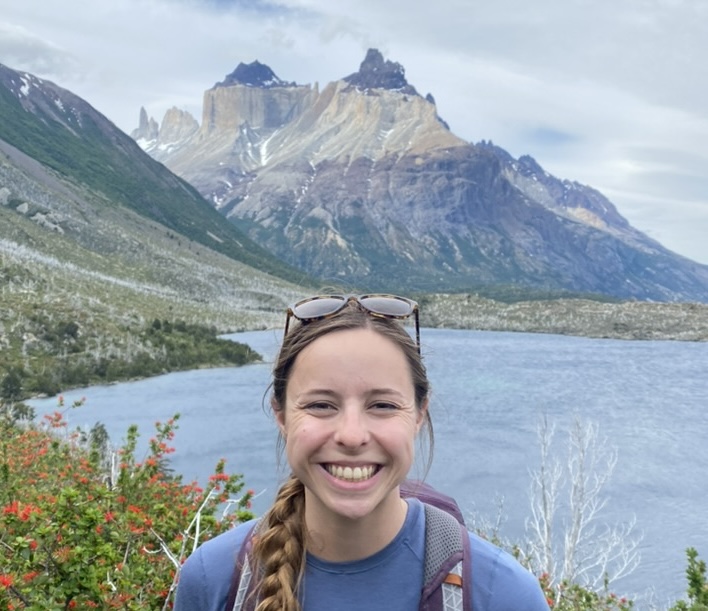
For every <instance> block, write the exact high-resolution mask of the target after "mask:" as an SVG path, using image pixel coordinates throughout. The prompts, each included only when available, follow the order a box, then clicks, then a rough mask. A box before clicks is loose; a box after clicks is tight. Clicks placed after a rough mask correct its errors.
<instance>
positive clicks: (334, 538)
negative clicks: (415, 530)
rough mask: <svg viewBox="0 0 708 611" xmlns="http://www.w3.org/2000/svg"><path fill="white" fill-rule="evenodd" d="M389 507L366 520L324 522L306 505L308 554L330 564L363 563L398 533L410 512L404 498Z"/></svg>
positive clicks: (332, 518) (341, 518) (330, 518)
mask: <svg viewBox="0 0 708 611" xmlns="http://www.w3.org/2000/svg"><path fill="white" fill-rule="evenodd" d="M382 505H383V504H382ZM386 505H387V506H386V507H383V506H380V507H378V508H377V510H376V511H374V512H373V513H372V514H370V515H368V516H366V517H364V518H359V519H349V518H346V517H344V516H341V515H335V516H332V515H330V516H327V518H326V519H323V518H322V517H320V516H315V515H312V514H311V513H310V512H308V510H307V507H308V505H307V502H306V503H305V522H306V524H307V530H308V538H307V551H308V552H310V553H312V554H314V555H315V556H317V557H318V558H321V559H322V560H326V561H328V562H350V561H353V560H361V559H362V558H367V557H369V556H371V555H373V554H375V553H376V552H379V551H381V550H382V549H383V548H384V547H386V546H387V545H388V544H389V543H391V541H393V539H394V538H395V537H396V535H397V534H398V533H399V531H400V530H401V528H402V527H403V523H404V522H405V520H406V514H407V512H408V504H407V503H406V502H405V501H404V500H403V499H401V498H395V499H393V500H392V502H390V503H387V504H386Z"/></svg>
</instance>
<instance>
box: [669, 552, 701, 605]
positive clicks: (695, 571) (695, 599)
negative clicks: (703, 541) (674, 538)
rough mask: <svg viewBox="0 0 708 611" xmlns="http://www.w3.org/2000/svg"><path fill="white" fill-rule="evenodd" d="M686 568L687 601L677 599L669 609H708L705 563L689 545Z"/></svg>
mask: <svg viewBox="0 0 708 611" xmlns="http://www.w3.org/2000/svg"><path fill="white" fill-rule="evenodd" d="M686 555H687V556H688V568H687V569H686V578H687V580H688V602H685V601H679V602H677V603H676V604H675V605H674V606H673V607H671V611H708V582H707V581H706V563H705V561H703V560H698V552H697V551H696V550H695V549H694V548H693V547H689V548H688V549H687V550H686Z"/></svg>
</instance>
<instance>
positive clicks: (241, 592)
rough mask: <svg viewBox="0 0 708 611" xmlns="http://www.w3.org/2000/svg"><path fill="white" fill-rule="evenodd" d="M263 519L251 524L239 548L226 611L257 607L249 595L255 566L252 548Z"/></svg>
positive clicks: (241, 610) (240, 610)
mask: <svg viewBox="0 0 708 611" xmlns="http://www.w3.org/2000/svg"><path fill="white" fill-rule="evenodd" d="M260 523H261V520H260V519H258V520H257V521H256V523H255V524H254V525H253V526H251V529H250V530H249V531H248V533H247V534H246V537H245V538H244V540H243V544H242V545H241V549H239V550H238V556H237V557H236V565H235V566H234V572H233V575H232V577H231V585H230V587H229V594H228V596H227V598H226V606H225V607H224V610H225V611H252V610H253V609H255V601H254V600H253V597H252V596H249V595H250V594H251V593H252V591H253V588H252V585H253V579H252V577H253V567H252V566H251V548H252V547H253V537H254V534H256V532H257V530H258V526H259V525H260Z"/></svg>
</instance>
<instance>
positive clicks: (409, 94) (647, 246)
mask: <svg viewBox="0 0 708 611" xmlns="http://www.w3.org/2000/svg"><path fill="white" fill-rule="evenodd" d="M242 66H243V65H242ZM251 66H253V65H251ZM239 68H241V66H240V67H239ZM239 68H237V70H236V71H234V73H232V75H229V76H228V77H227V78H226V79H225V81H223V82H222V83H217V85H216V86H215V87H214V88H212V89H210V90H208V91H207V92H206V93H205V94H204V114H203V117H202V123H201V126H200V127H199V129H198V130H196V131H194V132H192V133H191V134H190V135H188V136H185V137H184V138H183V139H182V140H181V141H179V142H176V143H173V144H172V145H171V146H170V147H166V146H164V137H163V131H164V130H165V129H166V127H165V122H164V121H163V126H162V128H161V129H160V132H159V135H158V138H156V139H155V140H153V141H152V143H147V142H144V141H143V142H142V144H143V146H144V147H145V148H146V150H148V152H150V154H151V155H153V156H155V157H156V158H157V159H159V160H161V161H162V162H163V163H165V165H167V166H168V167H169V168H170V169H172V170H173V171H174V172H175V173H177V174H178V175H180V176H181V177H183V178H185V179H186V180H188V181H189V182H190V183H191V184H192V185H194V186H195V187H196V188H197V189H198V190H199V191H200V192H201V193H202V194H203V195H205V196H206V197H207V199H209V200H210V201H211V202H212V203H213V204H214V206H215V207H216V208H218V209H219V210H220V211H221V212H222V213H223V214H224V215H225V216H226V217H227V218H229V219H230V220H231V221H232V222H234V223H236V224H237V225H238V226H239V227H240V228H242V229H244V230H245V231H247V232H248V234H249V235H250V237H252V238H253V239H255V240H257V241H258V242H259V243H260V244H262V245H264V246H266V247H267V248H268V249H269V250H270V251H272V252H274V253H275V254H276V255H278V256H279V257H281V258H282V259H283V260H285V261H287V262H288V263H290V264H292V265H295V266H298V267H301V268H303V269H305V270H307V272H308V273H311V274H313V275H315V276H317V277H319V278H321V279H323V280H324V281H337V282H344V283H345V284H348V285H351V286H356V285H359V286H362V287H366V288H370V289H378V290H402V291H410V290H414V289H421V290H434V291H451V290H458V289H474V288H477V287H483V286H490V285H499V284H505V285H519V286H524V287H529V288H540V289H553V290H567V291H574V292H585V293H587V292H591V293H600V294H607V295H612V296H616V297H620V298H638V299H652V300H662V301H664V300H666V301H672V300H698V301H708V266H702V265H699V264H697V263H694V262H692V261H688V260H687V259H684V258H682V257H680V256H678V255H675V254H674V253H671V252H669V251H668V250H666V249H664V248H663V247H662V246H661V245H660V244H658V243H656V242H655V241H653V240H651V239H649V238H648V237H647V236H645V235H643V234H641V233H640V232H638V231H636V230H635V229H634V228H632V227H631V226H630V225H629V223H627V221H626V220H625V219H624V218H623V217H622V216H621V215H620V214H619V213H618V212H617V210H616V208H615V207H614V206H613V205H612V203H611V202H609V201H608V200H607V199H606V198H605V197H603V196H602V195H601V194H600V193H598V192H597V191H595V190H593V189H591V188H589V187H585V186H583V185H579V184H578V183H574V182H570V181H566V180H559V179H557V178H555V177H553V176H550V175H549V174H548V173H546V172H544V171H543V169H542V168H541V167H540V166H539V164H538V163H537V162H536V161H535V160H533V159H532V158H531V157H528V156H525V157H521V158H520V159H518V160H517V159H514V158H512V157H511V156H510V155H509V154H508V153H506V152H505V151H504V150H503V149H501V148H499V147H497V146H494V145H492V144H491V143H485V142H481V143H479V144H470V143H468V142H465V141H464V140H462V139H460V138H458V137H457V136H455V135H454V134H453V133H452V132H450V130H449V129H448V127H447V125H446V124H445V122H444V121H443V120H442V119H441V118H440V117H439V116H438V115H437V110H436V107H435V103H434V100H433V97H432V96H431V95H430V94H428V95H427V96H426V97H422V96H421V95H419V94H418V93H417V91H416V90H415V88H414V87H412V86H411V85H410V84H409V83H408V82H407V81H406V79H405V71H404V70H403V68H402V67H401V66H400V64H396V63H394V62H388V61H384V60H383V57H382V56H381V54H380V53H378V52H377V51H375V50H371V51H369V53H368V54H367V56H366V58H365V60H364V62H362V65H361V66H360V69H359V71H358V72H357V73H354V74H352V75H350V76H348V77H345V78H344V79H342V80H339V81H335V82H333V83H329V84H328V85H326V86H325V87H324V88H323V89H322V91H319V88H318V87H317V86H314V87H311V86H303V85H296V84H294V83H286V82H284V81H281V80H280V79H278V78H277V77H276V76H275V75H274V74H273V73H272V71H270V69H268V68H267V67H263V66H262V64H259V65H258V66H256V67H255V68H254V70H250V71H249V70H244V69H242V70H239ZM245 68H249V67H248V66H247V67H245ZM263 68H266V70H263ZM254 74H255V75H256V76H254ZM166 118H167V117H166ZM142 123H143V120H142V119H141V124H142ZM168 125H169V122H168ZM161 141H163V145H162V146H160V142H161Z"/></svg>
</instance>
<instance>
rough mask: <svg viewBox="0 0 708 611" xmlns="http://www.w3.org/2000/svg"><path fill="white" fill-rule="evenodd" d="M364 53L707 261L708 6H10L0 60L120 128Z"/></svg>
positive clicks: (440, 2) (341, 71)
mask: <svg viewBox="0 0 708 611" xmlns="http://www.w3.org/2000/svg"><path fill="white" fill-rule="evenodd" d="M369 48H377V49H379V50H380V51H381V52H382V53H383V55H384V57H385V58H386V59H389V60H391V61H395V62H399V63H400V64H402V65H403V67H404V68H405V71H406V77H407V79H408V82H409V83H410V84H412V85H413V86H414V87H415V88H416V89H417V90H418V92H419V93H421V94H422V95H425V94H427V93H432V94H433V96H434V97H435V101H436V104H437V109H438V114H439V115H440V116H441V117H442V118H443V119H444V120H445V121H446V122H447V123H448V124H449V126H450V129H451V130H452V131H453V132H454V133H455V134H456V135H458V136H460V137H461V138H464V139H466V140H468V141H470V142H479V141H480V140H491V141H492V142H494V144H496V145H498V146H500V147H502V148H503V149H505V150H507V151H508V152H509V153H510V154H511V155H513V156H514V157H517V158H518V157H520V156H521V155H531V156H532V157H534V159H536V161H537V162H538V163H539V164H540V165H541V166H542V167H543V168H544V169H545V170H546V171H547V172H549V173H550V174H552V175H554V176H556V177H557V178H561V179H568V180H573V181H577V182H579V183H582V184H585V185H588V186H591V187H594V188H595V189H598V190H599V191H601V192H602V193H603V194H604V195H605V196H606V197H608V198H609V199H610V201H612V203H614V204H615V206H617V208H618V210H619V211H620V213H621V214H622V215H623V216H624V217H625V218H627V220H628V221H629V222H630V223H631V224H632V225H633V226H634V227H636V228H637V229H639V230H641V231H643V232H645V233H646V234H647V235H649V236H650V237H652V238H654V239H655V240H658V241H659V242H660V243H662V244H663V245H664V246H666V247H667V248H669V249H670V250H673V251H674V252H676V253H678V254H681V255H683V256H686V257H688V258H690V259H693V260H695V261H698V262H701V263H705V264H708V1H707V0H537V1H536V2H529V0H435V2H430V1H422V0H384V1H382V0H274V1H272V2H269V1H265V0H64V1H63V2H48V1H47V0H0V63H3V64H5V65H6V66H8V67H10V68H13V69H15V70H24V71H27V72H31V73H33V74H34V75H36V76H39V77H42V78H46V79H49V80H51V81H54V82H55V83H56V84H58V85H60V86H61V87H64V88H66V89H69V90H70V91H72V92H73V93H75V94H77V95H79V96H81V97H82V98H84V99H85V100H86V101H87V102H89V103H90V104H91V105H92V106H94V108H96V109H97V110H98V111H100V112H101V113H103V114H104V115H106V116H107V117H108V118H109V119H110V120H111V121H113V122H114V123H115V124H116V125H117V126H118V127H119V128H121V129H122V130H123V131H125V132H127V133H130V132H131V131H132V130H133V129H135V128H136V127H137V126H138V118H139V112H140V108H141V107H145V109H146V110H147V112H148V114H149V115H150V116H152V117H154V118H155V119H156V120H157V121H158V122H160V121H161V120H162V117H163V116H164V113H165V111H166V110H167V109H169V108H171V107H173V106H176V107H178V108H181V109H184V110H188V111H189V112H191V113H192V114H193V115H194V116H195V118H196V119H197V120H199V121H201V107H202V96H203V93H204V91H206V90H207V89H209V88H211V87H212V86H213V85H214V84H215V83H217V82H219V81H221V80H223V78H224V77H225V76H226V75H227V74H229V73H230V72H232V71H233V70H234V69H235V68H236V66H237V65H238V64H239V63H241V62H244V63H250V62H252V61H254V60H258V61H260V62H262V63H265V64H267V65H268V66H270V67H271V69H272V70H273V71H274V72H275V73H276V75H277V76H278V77H280V78H281V79H283V80H286V81H295V82H297V83H300V84H307V83H311V84H314V83H319V85H320V89H321V88H322V87H324V86H325V85H326V84H327V83H329V82H331V81H334V80H337V79H340V78H342V77H344V76H347V75H349V74H351V73H353V72H356V71H357V70H358V68H359V64H360V63H361V61H362V60H363V59H364V56H365V54H366V51H367V49H369Z"/></svg>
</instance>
